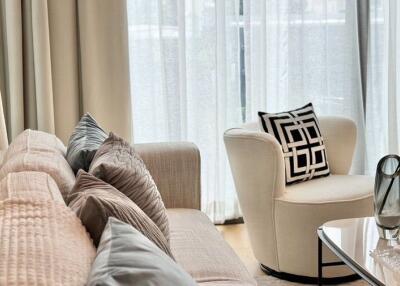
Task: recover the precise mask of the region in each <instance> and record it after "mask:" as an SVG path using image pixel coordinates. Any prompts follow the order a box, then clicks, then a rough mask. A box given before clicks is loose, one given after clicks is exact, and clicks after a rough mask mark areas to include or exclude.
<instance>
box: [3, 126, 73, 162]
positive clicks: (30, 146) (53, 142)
mask: <svg viewBox="0 0 400 286" xmlns="http://www.w3.org/2000/svg"><path fill="white" fill-rule="evenodd" d="M25 152H39V153H40V152H45V153H56V154H59V155H61V156H65V152H66V148H65V146H64V144H63V143H62V142H61V140H60V139H58V138H57V137H56V136H55V135H53V134H49V133H46V132H42V131H38V130H31V129H26V130H24V131H23V132H22V133H21V134H19V135H18V136H17V137H16V138H15V139H14V140H13V141H12V142H11V144H10V146H9V147H8V149H7V151H6V152H5V154H4V157H3V160H4V162H5V161H7V160H8V159H10V158H11V157H12V156H14V155H18V154H20V153H25Z"/></svg>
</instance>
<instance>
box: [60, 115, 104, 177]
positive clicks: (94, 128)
mask: <svg viewBox="0 0 400 286" xmlns="http://www.w3.org/2000/svg"><path fill="white" fill-rule="evenodd" d="M106 138H107V134H106V132H104V130H103V129H102V128H101V127H100V126H99V125H98V124H97V122H96V120H94V118H93V117H92V116H90V114H89V113H86V114H85V115H83V116H82V118H81V120H80V121H79V123H78V125H77V126H76V127H75V130H74V132H73V133H72V134H71V137H70V138H69V142H68V147H67V155H66V157H67V161H68V163H69V165H70V166H71V168H72V170H73V171H74V173H75V174H76V173H77V172H78V171H79V169H83V170H85V171H88V170H89V166H90V163H91V162H92V159H93V157H94V154H95V153H96V151H97V149H98V148H99V147H100V145H101V144H102V143H103V141H104V140H105V139H106Z"/></svg>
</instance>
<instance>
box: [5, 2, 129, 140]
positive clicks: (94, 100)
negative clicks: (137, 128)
mask: <svg viewBox="0 0 400 286" xmlns="http://www.w3.org/2000/svg"><path fill="white" fill-rule="evenodd" d="M0 91H1V94H2V97H3V106H4V113H5V116H6V125H7V130H8V136H9V139H10V140H11V139H12V138H14V137H15V136H16V135H18V134H19V133H20V132H21V131H22V130H23V129H25V128H31V129H39V130H43V131H47V132H51V133H55V134H56V135H57V136H59V137H60V138H61V139H62V140H63V141H64V142H67V141H68V138H69V135H70V134H71V132H72V130H73V128H74V126H75V125H76V123H77V122H78V120H79V118H80V116H81V115H82V114H83V113H85V112H90V113H91V114H92V115H93V116H94V117H95V118H96V120H98V121H99V123H100V124H101V125H102V126H103V128H104V129H106V130H110V131H111V130H112V131H114V132H115V133H117V134H119V135H120V136H122V137H124V138H125V139H127V140H129V141H131V140H132V128H131V126H132V123H131V122H132V117H131V102H130V84H129V60H128V32H127V15H126V0H112V1H111V0H63V1H52V0H0Z"/></svg>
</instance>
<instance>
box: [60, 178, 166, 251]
mask: <svg viewBox="0 0 400 286" xmlns="http://www.w3.org/2000/svg"><path fill="white" fill-rule="evenodd" d="M68 201H70V203H69V205H68V206H69V207H70V208H71V209H72V210H73V211H75V213H76V214H77V215H78V217H79V218H80V219H81V221H82V223H83V224H84V225H85V226H86V229H87V230H88V231H89V232H90V235H91V236H92V238H93V241H94V244H95V245H96V246H97V245H98V243H99V241H100V237H101V234H102V233H103V230H104V227H105V226H106V224H107V221H108V218H109V217H115V218H117V219H119V220H122V221H123V222H125V223H128V224H130V225H132V226H134V227H135V228H136V229H137V230H138V231H140V232H141V233H142V234H144V235H145V236H146V237H147V238H148V239H150V240H151V241H152V242H153V243H154V244H155V245H157V246H158V247H159V248H160V249H161V250H162V251H164V252H165V253H166V254H168V255H169V256H171V257H172V254H171V251H170V249H169V244H168V242H167V240H166V239H165V237H164V235H163V234H162V232H161V231H160V229H159V228H158V227H157V226H156V225H155V223H154V222H153V221H152V220H151V219H150V218H149V217H148V216H147V215H146V214H145V213H144V212H143V211H142V210H141V209H140V208H139V207H138V206H137V205H136V204H135V203H134V202H132V201H131V200H130V199H129V198H128V197H127V196H125V195H124V194H123V193H121V192H119V191H118V190H117V189H115V188H114V187H113V186H111V185H109V184H107V183H105V182H103V181H102V180H100V179H98V178H96V177H95V176H93V175H91V174H88V173H86V172H85V171H83V170H80V171H79V172H78V177H77V180H76V183H75V186H74V188H73V190H72V191H71V193H70V195H69V197H68Z"/></svg>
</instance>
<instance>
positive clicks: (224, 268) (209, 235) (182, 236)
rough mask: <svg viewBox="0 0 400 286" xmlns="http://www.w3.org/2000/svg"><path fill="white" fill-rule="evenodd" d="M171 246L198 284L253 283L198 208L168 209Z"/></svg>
mask: <svg viewBox="0 0 400 286" xmlns="http://www.w3.org/2000/svg"><path fill="white" fill-rule="evenodd" d="M167 212H168V217H169V220H170V225H171V230H170V231H171V240H170V243H171V250H172V253H173V254H174V257H175V259H176V261H177V263H179V264H180V265H181V266H182V267H183V268H184V269H185V270H186V271H187V272H188V273H189V274H190V275H191V276H192V277H193V278H194V279H195V280H196V282H197V283H199V285H203V284H204V285H256V283H255V281H254V280H253V278H252V277H251V276H250V274H249V273H248V271H247V269H246V268H245V266H244V265H243V263H242V262H241V261H240V259H239V257H237V255H236V254H235V252H234V251H233V249H232V248H231V247H230V246H229V245H228V244H227V243H226V242H225V240H224V239H223V237H222V236H221V234H220V233H219V232H218V230H217V229H216V228H215V226H214V225H213V224H212V222H211V221H210V220H209V218H208V217H207V216H206V215H205V214H204V213H202V212H200V211H198V210H193V209H192V210H191V209H168V210H167Z"/></svg>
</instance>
